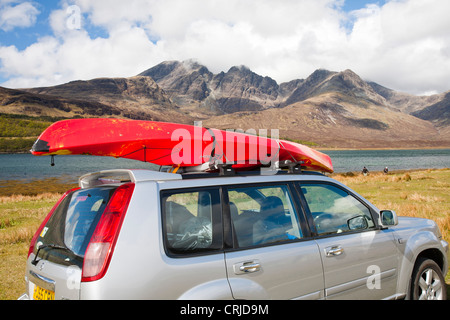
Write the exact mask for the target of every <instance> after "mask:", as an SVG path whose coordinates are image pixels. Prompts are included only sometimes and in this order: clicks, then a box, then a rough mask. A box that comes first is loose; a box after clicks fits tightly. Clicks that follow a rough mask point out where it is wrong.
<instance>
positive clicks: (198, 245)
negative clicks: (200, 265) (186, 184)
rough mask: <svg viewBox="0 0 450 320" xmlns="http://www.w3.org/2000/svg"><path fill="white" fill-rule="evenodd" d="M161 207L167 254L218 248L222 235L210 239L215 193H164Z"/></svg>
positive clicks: (216, 192)
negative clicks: (169, 252) (168, 252)
mask: <svg viewBox="0 0 450 320" xmlns="http://www.w3.org/2000/svg"><path fill="white" fill-rule="evenodd" d="M162 203H163V215H164V222H165V236H166V243H167V247H168V249H169V251H171V252H174V253H186V252H198V251H205V250H211V249H219V248H221V239H219V237H220V236H221V234H220V235H213V223H214V217H215V215H214V210H217V208H219V207H218V203H219V201H218V190H202V191H194V192H172V193H164V194H163V197H162ZM219 214H220V212H219ZM216 216H217V215H216Z"/></svg>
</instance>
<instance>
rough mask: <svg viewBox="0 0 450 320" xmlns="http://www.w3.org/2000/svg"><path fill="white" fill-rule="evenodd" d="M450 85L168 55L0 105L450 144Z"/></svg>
mask: <svg viewBox="0 0 450 320" xmlns="http://www.w3.org/2000/svg"><path fill="white" fill-rule="evenodd" d="M449 109H450V91H449V92H447V93H441V94H438V95H433V96H426V97H419V96H413V95H409V94H405V93H401V92H396V91H394V90H391V89H388V88H386V87H383V86H382V85H379V84H376V83H373V82H367V81H365V80H363V79H361V78H360V77H359V76H358V75H357V74H356V73H354V72H353V71H351V70H345V71H342V72H334V71H328V70H323V69H320V70H316V71H315V72H313V73H312V74H311V75H310V76H309V77H307V78H306V79H294V80H292V81H289V82H285V83H281V84H278V83H277V82H276V81H275V80H273V79H271V78H270V77H264V76H261V75H258V74H256V73H255V72H253V71H251V70H250V69H249V68H247V67H245V66H236V67H232V68H230V69H229V70H228V71H227V72H220V73H218V74H214V73H212V72H211V71H209V70H208V68H206V67H205V66H203V65H201V64H199V63H197V62H194V61H183V62H180V61H167V62H163V63H160V64H158V65H156V66H154V67H152V68H150V69H148V70H146V71H144V72H142V73H141V74H139V75H138V76H134V77H130V78H100V79H93V80H88V81H73V82H69V83H66V84H61V85H58V86H53V87H42V88H29V89H22V90H15V89H7V88H0V113H4V114H20V115H28V116H33V117H36V116H51V117H58V118H73V117H118V118H129V119H141V120H156V121H167V122H176V123H188V124H192V123H193V122H194V121H196V120H202V121H203V125H204V126H209V127H216V128H220V129H243V130H247V129H250V128H252V129H260V128H261V129H279V130H280V136H281V137H284V138H289V139H295V140H304V141H311V142H315V143H317V144H318V145H319V146H321V147H340V148H378V147H393V148H399V147H401V148H415V147H420V148H422V147H450V120H449V119H450V117H449V115H450V110H449Z"/></svg>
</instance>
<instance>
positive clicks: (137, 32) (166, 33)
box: [0, 0, 450, 93]
mask: <svg viewBox="0 0 450 320" xmlns="http://www.w3.org/2000/svg"><path fill="white" fill-rule="evenodd" d="M0 1H1V0H0ZM3 1H5V0H3ZM373 2H374V3H376V2H377V1H375V0H374V1H373ZM342 4H343V1H342V0H314V1H311V0H279V1H277V2H276V4H275V3H274V2H273V1H272V0H246V1H242V0H208V1H204V0H128V1H123V0H72V1H70V0H65V1H64V2H62V4H61V9H60V10H55V11H54V12H53V13H52V14H51V16H50V18H49V21H50V24H51V27H52V29H53V31H54V37H51V38H43V39H39V41H38V42H37V43H35V44H34V45H32V46H30V47H28V48H26V49H25V50H23V51H18V50H17V49H15V48H14V47H7V48H5V47H3V48H2V47H0V61H1V64H2V65H3V67H1V69H0V70H1V71H2V72H3V73H5V74H8V75H10V80H9V81H8V82H6V84H4V85H9V86H22V87H23V86H24V85H23V84H27V85H29V86H31V85H33V84H34V83H35V84H41V85H44V84H45V85H50V84H57V83H61V82H66V81H70V80H76V79H89V78H95V77H101V76H132V75H135V74H138V73H140V72H141V71H144V70H145V69H147V68H149V67H152V66H154V65H156V64H157V63H159V62H161V61H164V60H173V59H177V60H185V59H191V58H194V59H196V60H198V61H199V62H200V63H203V64H205V65H206V66H207V67H208V68H209V69H210V70H211V71H213V72H220V71H227V70H228V68H230V67H231V66H233V65H246V66H248V67H249V68H251V69H252V70H254V71H255V72H257V73H260V74H262V75H267V76H270V77H272V78H274V79H275V80H277V81H278V82H283V81H289V80H292V79H296V78H305V77H307V76H308V75H309V74H311V73H312V72H313V71H314V70H315V69H318V68H326V69H330V70H334V71H340V70H344V69H352V70H354V71H355V72H356V73H358V74H359V75H361V76H362V77H363V78H365V79H367V80H372V81H376V82H378V83H379V84H381V85H384V86H387V87H390V88H393V89H396V90H402V91H407V92H412V93H422V92H429V91H438V92H443V91H447V90H449V89H450V73H449V72H448V70H450V31H449V30H450V19H448V18H447V17H446V13H448V12H450V1H448V0H428V1H423V0H402V1H399V0H391V1H390V2H387V3H386V4H385V5H384V6H382V7H380V6H379V5H377V4H369V5H367V6H366V7H365V8H363V9H361V10H357V11H353V12H351V13H350V14H348V13H344V12H343V11H342V10H340V8H341V7H342ZM69 5H77V6H78V7H79V8H80V13H81V14H82V16H81V28H80V29H70V28H68V27H67V19H68V14H67V11H66V9H67V7H68V6H69ZM349 25H351V27H349ZM91 28H101V29H102V30H105V35H106V36H104V38H100V37H94V36H92V34H91V35H90V34H89V30H91ZM49 59H51V61H48V60H49ZM25 66H26V67H25Z"/></svg>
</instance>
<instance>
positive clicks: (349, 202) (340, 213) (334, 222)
mask: <svg viewBox="0 0 450 320" xmlns="http://www.w3.org/2000/svg"><path fill="white" fill-rule="evenodd" d="M301 189H302V192H303V194H304V196H305V198H306V202H307V203H308V206H309V210H310V211H311V214H312V216H313V219H314V224H315V226H316V229H317V232H318V233H319V234H331V233H341V232H345V231H352V230H362V229H368V228H371V227H373V226H374V223H373V219H372V216H371V214H370V210H369V209H368V208H367V207H366V206H364V205H363V204H362V203H361V202H360V201H358V200H357V199H356V198H354V197H353V196H352V195H350V194H348V193H347V192H345V191H344V190H342V189H340V188H338V187H335V186H332V185H325V184H324V185H321V184H302V185H301Z"/></svg>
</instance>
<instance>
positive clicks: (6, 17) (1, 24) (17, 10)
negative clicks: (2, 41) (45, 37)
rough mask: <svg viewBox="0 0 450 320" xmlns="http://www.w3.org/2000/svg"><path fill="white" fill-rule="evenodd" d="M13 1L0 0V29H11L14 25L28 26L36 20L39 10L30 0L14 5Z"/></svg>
mask: <svg viewBox="0 0 450 320" xmlns="http://www.w3.org/2000/svg"><path fill="white" fill-rule="evenodd" d="M12 2H14V1H2V2H0V29H2V30H4V31H10V30H13V29H14V28H16V27H20V28H24V27H30V26H32V25H33V24H34V23H35V22H36V17H37V15H38V14H39V13H40V12H39V10H38V9H37V8H36V7H35V6H34V5H33V4H32V3H31V2H23V3H20V4H17V5H15V6H13V5H11V3H12Z"/></svg>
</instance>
